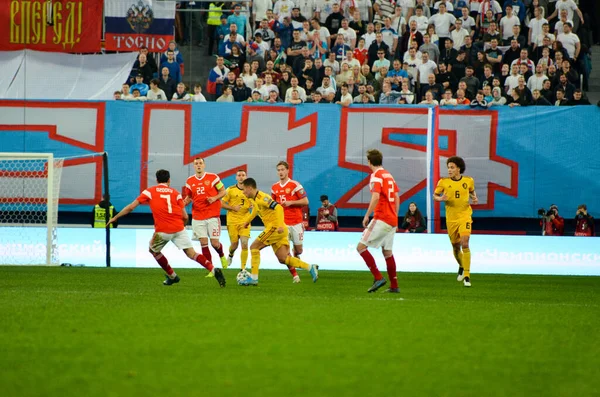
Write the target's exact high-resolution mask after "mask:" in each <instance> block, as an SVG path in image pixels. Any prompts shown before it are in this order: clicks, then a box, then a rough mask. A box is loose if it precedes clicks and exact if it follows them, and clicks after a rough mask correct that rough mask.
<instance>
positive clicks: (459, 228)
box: [446, 218, 473, 244]
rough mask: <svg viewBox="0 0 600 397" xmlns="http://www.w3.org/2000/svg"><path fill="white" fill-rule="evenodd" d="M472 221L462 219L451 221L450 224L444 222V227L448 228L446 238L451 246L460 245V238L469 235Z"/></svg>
mask: <svg viewBox="0 0 600 397" xmlns="http://www.w3.org/2000/svg"><path fill="white" fill-rule="evenodd" d="M472 225H473V220H472V219H471V218H463V219H457V220H453V221H451V222H448V221H446V227H447V228H448V237H450V242H451V243H452V244H457V243H460V237H461V236H470V235H471V226H472Z"/></svg>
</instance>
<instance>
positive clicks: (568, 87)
mask: <svg viewBox="0 0 600 397" xmlns="http://www.w3.org/2000/svg"><path fill="white" fill-rule="evenodd" d="M559 89H562V90H563V91H564V93H565V99H567V100H569V99H571V98H573V93H574V92H575V86H574V85H573V84H571V83H569V80H568V79H567V75H566V74H564V73H562V74H560V75H559V76H558V84H557V86H556V88H555V91H556V90H559Z"/></svg>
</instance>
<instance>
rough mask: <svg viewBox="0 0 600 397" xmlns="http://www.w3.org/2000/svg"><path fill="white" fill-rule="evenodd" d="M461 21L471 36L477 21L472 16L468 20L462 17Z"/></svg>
mask: <svg viewBox="0 0 600 397" xmlns="http://www.w3.org/2000/svg"><path fill="white" fill-rule="evenodd" d="M460 19H462V25H463V29H467V31H468V32H469V34H471V31H472V30H473V29H474V28H475V27H476V23H475V19H473V17H471V16H468V17H466V18H463V17H461V18H460Z"/></svg>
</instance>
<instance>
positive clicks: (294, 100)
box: [288, 88, 304, 105]
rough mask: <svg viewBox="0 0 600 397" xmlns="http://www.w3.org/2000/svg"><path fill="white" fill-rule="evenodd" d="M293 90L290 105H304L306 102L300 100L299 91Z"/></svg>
mask: <svg viewBox="0 0 600 397" xmlns="http://www.w3.org/2000/svg"><path fill="white" fill-rule="evenodd" d="M291 90H292V95H291V96H290V100H289V102H288V103H291V104H292V105H300V104H301V103H303V102H304V101H303V100H302V99H300V95H299V94H298V90H296V89H293V88H292V89H291Z"/></svg>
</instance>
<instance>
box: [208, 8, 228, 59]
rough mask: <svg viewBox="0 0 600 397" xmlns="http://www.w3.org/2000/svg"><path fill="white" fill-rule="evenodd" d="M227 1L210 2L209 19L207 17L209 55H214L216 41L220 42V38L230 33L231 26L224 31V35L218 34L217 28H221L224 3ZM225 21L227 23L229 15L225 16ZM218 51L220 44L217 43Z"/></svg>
mask: <svg viewBox="0 0 600 397" xmlns="http://www.w3.org/2000/svg"><path fill="white" fill-rule="evenodd" d="M224 4H225V3H224V2H222V1H215V2H212V3H210V5H209V6H208V19H207V22H206V23H207V25H208V31H207V36H208V50H207V53H206V55H207V56H212V55H213V50H214V48H215V47H214V46H215V41H216V42H217V43H218V42H219V41H220V40H222V39H223V38H224V37H225V34H227V33H229V27H227V32H223V33H225V34H224V35H223V37H220V35H219V34H217V30H218V28H219V25H221V16H222V15H223V5H224ZM224 21H225V25H227V17H225V18H224ZM217 51H218V44H217Z"/></svg>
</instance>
